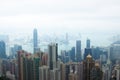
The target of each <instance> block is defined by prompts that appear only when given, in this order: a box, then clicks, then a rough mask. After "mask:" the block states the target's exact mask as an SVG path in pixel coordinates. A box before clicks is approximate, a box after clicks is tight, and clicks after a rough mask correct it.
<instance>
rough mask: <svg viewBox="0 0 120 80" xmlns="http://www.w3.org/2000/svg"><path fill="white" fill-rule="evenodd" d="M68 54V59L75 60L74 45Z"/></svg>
mask: <svg viewBox="0 0 120 80" xmlns="http://www.w3.org/2000/svg"><path fill="white" fill-rule="evenodd" d="M69 54H70V60H71V61H73V62H75V47H72V49H71V50H70V52H69Z"/></svg>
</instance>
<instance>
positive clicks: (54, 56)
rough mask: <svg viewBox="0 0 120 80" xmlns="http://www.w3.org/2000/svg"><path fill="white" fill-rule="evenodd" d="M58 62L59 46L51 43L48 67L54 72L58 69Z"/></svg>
mask: <svg viewBox="0 0 120 80" xmlns="http://www.w3.org/2000/svg"><path fill="white" fill-rule="evenodd" d="M57 61H58V44H56V43H51V44H50V45H49V46H48V65H49V69H50V70H53V69H54V68H56V67H57Z"/></svg>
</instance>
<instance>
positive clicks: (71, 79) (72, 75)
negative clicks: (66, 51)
mask: <svg viewBox="0 0 120 80" xmlns="http://www.w3.org/2000/svg"><path fill="white" fill-rule="evenodd" d="M69 80H77V75H76V74H75V73H70V74H69Z"/></svg>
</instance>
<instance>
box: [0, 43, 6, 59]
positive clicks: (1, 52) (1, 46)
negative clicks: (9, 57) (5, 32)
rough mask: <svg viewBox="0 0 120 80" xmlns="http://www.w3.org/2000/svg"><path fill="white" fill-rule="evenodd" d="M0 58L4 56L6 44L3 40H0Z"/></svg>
mask: <svg viewBox="0 0 120 80" xmlns="http://www.w3.org/2000/svg"><path fill="white" fill-rule="evenodd" d="M0 58H6V45H5V42H4V41H0Z"/></svg>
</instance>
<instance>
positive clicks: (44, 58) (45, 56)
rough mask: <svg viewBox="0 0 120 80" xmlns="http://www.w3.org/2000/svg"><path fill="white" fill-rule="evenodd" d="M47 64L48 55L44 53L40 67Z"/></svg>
mask: <svg viewBox="0 0 120 80" xmlns="http://www.w3.org/2000/svg"><path fill="white" fill-rule="evenodd" d="M47 62H48V54H46V53H44V54H43V56H42V65H46V66H47Z"/></svg>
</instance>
